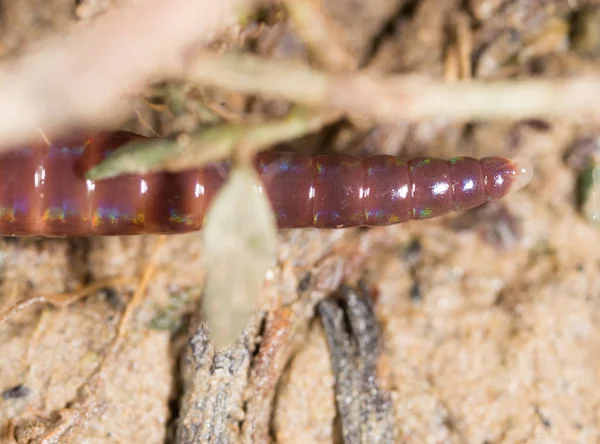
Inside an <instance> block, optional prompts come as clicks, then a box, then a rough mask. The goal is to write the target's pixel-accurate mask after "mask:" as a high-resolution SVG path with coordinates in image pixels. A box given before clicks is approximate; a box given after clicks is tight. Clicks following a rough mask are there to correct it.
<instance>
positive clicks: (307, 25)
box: [284, 0, 358, 72]
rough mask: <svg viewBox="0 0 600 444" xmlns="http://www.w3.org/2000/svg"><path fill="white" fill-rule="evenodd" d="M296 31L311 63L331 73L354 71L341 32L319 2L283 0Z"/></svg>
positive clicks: (354, 66) (317, 0)
mask: <svg viewBox="0 0 600 444" xmlns="http://www.w3.org/2000/svg"><path fill="white" fill-rule="evenodd" d="M284 5H285V9H286V10H287V12H288V14H289V16H290V20H291V21H292V22H293V23H294V25H295V30H296V32H297V33H298V34H299V35H300V37H301V38H302V40H303V41H304V42H305V43H306V44H307V45H308V47H309V48H310V54H311V56H312V58H313V59H314V61H315V62H316V63H317V64H318V65H319V66H321V67H323V68H325V69H326V70H328V71H332V72H347V71H353V70H354V69H356V67H357V65H358V63H357V61H356V60H355V59H354V57H353V56H352V54H350V52H349V50H348V48H347V44H346V43H345V41H344V37H343V33H342V30H341V29H340V28H339V26H338V25H337V24H336V23H334V22H333V21H332V20H331V19H330V18H329V17H328V15H327V13H326V11H325V6H324V5H323V0H284Z"/></svg>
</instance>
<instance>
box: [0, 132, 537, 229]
mask: <svg viewBox="0 0 600 444" xmlns="http://www.w3.org/2000/svg"><path fill="white" fill-rule="evenodd" d="M139 137H141V136H137V135H135V134H132V133H127V132H121V131H117V132H106V133H99V134H96V135H94V136H93V137H89V138H85V139H75V140H67V141H65V142H61V143H55V144H52V145H50V146H48V145H47V144H43V143H40V145H39V146H33V145H32V146H29V147H24V148H21V149H15V150H13V151H9V152H3V153H1V154H0V235H5V236H6V235H8V236H84V235H132V234H142V233H168V234H175V233H184V232H190V231H195V230H200V229H201V228H202V225H203V223H204V218H205V216H206V213H207V211H208V209H209V207H210V203H211V200H212V199H213V197H214V196H215V194H216V192H217V191H218V190H219V188H220V187H221V186H222V185H223V183H224V182H225V180H226V178H227V174H228V170H229V164H228V162H218V163H213V164H210V165H206V166H205V167H203V168H200V169H190V170H188V171H182V172H179V173H168V172H158V173H150V174H146V175H125V176H119V177H115V178H111V179H106V180H102V181H95V182H94V181H90V180H85V179H84V174H85V172H86V171H88V170H89V169H90V168H91V167H92V166H94V165H96V164H97V163H98V162H100V161H101V160H102V159H104V158H106V156H108V155H110V153H111V152H113V151H114V150H115V149H117V148H119V147H121V146H122V145H124V144H126V143H127V142H129V141H131V140H133V139H136V138H139ZM255 166H256V169H257V172H258V174H259V175H260V177H261V180H262V182H263V184H264V186H263V187H262V191H264V192H266V194H267V196H268V197H269V200H270V202H271V205H272V208H273V211H274V213H275V216H276V220H277V224H278V227H279V228H282V229H283V228H309V227H316V228H343V227H355V226H363V225H366V226H381V225H391V224H396V223H400V222H405V221H408V220H410V219H427V218H431V217H435V216H440V215H442V214H446V213H448V212H450V211H459V210H466V209H469V208H473V207H476V206H479V205H482V204H484V203H485V202H487V201H488V200H492V199H500V198H502V197H504V196H506V195H507V194H508V193H509V192H511V191H514V190H517V189H519V188H521V187H523V186H524V185H526V184H527V183H528V182H529V180H530V178H531V175H532V166H531V163H530V162H528V161H527V160H525V159H519V160H510V159H505V158H501V157H487V158H483V159H474V158H470V157H457V158H454V159H450V160H442V159H436V158H430V157H426V158H416V159H409V160H405V159H401V158H397V157H393V156H385V155H380V156H372V157H367V158H364V159H358V158H355V157H351V156H347V155H343V154H337V155H320V156H307V155H301V154H293V153H281V152H274V151H268V152H263V153H260V154H259V155H257V157H256V159H255ZM257 192H261V190H257Z"/></svg>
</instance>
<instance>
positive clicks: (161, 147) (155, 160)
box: [86, 109, 337, 180]
mask: <svg viewBox="0 0 600 444" xmlns="http://www.w3.org/2000/svg"><path fill="white" fill-rule="evenodd" d="M336 118H337V115H334V114H328V115H325V114H319V113H316V114H315V113H312V114H311V113H310V112H309V111H308V110H302V109H297V110H295V111H293V112H292V113H290V115H289V116H287V117H286V118H285V119H283V120H279V121H273V122H263V123H244V124H236V123H234V124H229V125H222V126H219V127H215V128H210V129H206V130H201V131H199V132H198V133H197V134H194V135H192V136H190V137H186V138H185V139H184V140H178V141H170V140H148V141H142V142H135V143H132V144H128V145H126V146H124V147H123V148H121V149H120V150H117V151H115V152H114V153H113V154H112V155H111V156H110V157H108V158H106V159H105V160H104V161H102V162H100V163H99V164H98V165H96V166H95V167H93V168H92V169H91V170H89V171H88V172H87V174H86V177H87V178H88V179H90V180H100V179H106V178H109V177H113V176H117V175H119V174H124V173H135V174H144V173H147V172H148V171H153V170H165V171H172V172H175V171H180V170H185V169H189V168H194V167H200V166H202V165H204V164H206V163H208V162H211V161H215V160H220V159H224V158H229V157H231V156H232V155H234V154H236V152H235V150H236V149H239V150H244V151H245V152H244V154H245V155H246V156H251V155H253V154H255V153H257V152H258V151H261V150H264V149H266V148H267V147H269V146H270V145H272V144H275V143H278V142H282V141H285V140H289V139H292V138H294V137H300V136H302V135H304V134H307V133H310V132H312V131H316V130H318V129H319V128H321V127H322V126H324V125H326V124H328V123H330V122H332V121H333V120H336ZM237 154H239V153H237Z"/></svg>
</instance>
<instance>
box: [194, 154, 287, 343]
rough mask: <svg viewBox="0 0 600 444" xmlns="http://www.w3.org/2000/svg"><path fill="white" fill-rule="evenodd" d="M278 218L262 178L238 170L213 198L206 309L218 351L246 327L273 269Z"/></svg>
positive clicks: (207, 237)
mask: <svg viewBox="0 0 600 444" xmlns="http://www.w3.org/2000/svg"><path fill="white" fill-rule="evenodd" d="M276 236H277V226H276V223H275V216H274V215H273V211H272V209H271V205H270V203H269V200H268V198H267V196H266V195H265V190H264V188H263V185H262V182H261V181H260V179H259V177H258V174H257V173H256V172H255V171H254V170H253V169H252V168H251V167H250V166H249V165H248V166H242V167H239V168H234V169H233V171H232V172H231V174H230V176H229V180H228V182H227V183H226V184H225V186H224V187H223V188H222V189H221V191H220V192H219V194H218V195H217V196H216V197H215V200H214V201H213V204H212V207H211V209H210V210H209V213H208V215H207V220H206V225H205V228H204V244H205V265H206V272H207V276H206V284H205V288H204V295H203V309H204V314H205V316H206V320H207V323H208V326H209V328H210V331H211V334H212V341H213V342H214V344H215V346H216V347H217V348H221V347H225V346H227V345H229V344H231V343H232V342H233V341H235V339H236V338H237V336H238V335H239V333H240V332H241V331H242V330H243V329H244V327H245V326H246V324H247V323H248V321H249V319H250V316H251V315H252V312H253V310H254V309H255V307H256V304H257V302H258V300H259V295H260V292H261V290H262V286H263V282H264V277H265V273H266V272H267V270H268V269H269V267H271V266H273V264H274V260H275V249H276V243H277V240H276V239H277V237H276Z"/></svg>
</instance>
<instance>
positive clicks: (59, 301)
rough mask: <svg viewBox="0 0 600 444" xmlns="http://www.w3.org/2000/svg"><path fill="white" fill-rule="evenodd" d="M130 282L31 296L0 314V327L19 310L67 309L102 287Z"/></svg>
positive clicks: (121, 280)
mask: <svg viewBox="0 0 600 444" xmlns="http://www.w3.org/2000/svg"><path fill="white" fill-rule="evenodd" d="M129 282H131V279H127V278H115V279H107V280H103V281H101V282H96V283H94V284H92V285H89V286H86V287H84V288H81V289H79V290H77V291H75V292H72V293H58V294H48V295H40V296H33V297H30V298H27V299H24V300H22V301H19V302H17V303H16V304H14V305H13V306H12V307H9V308H8V309H6V310H5V311H3V312H1V313H0V325H2V324H3V323H4V322H6V321H7V320H8V319H9V318H10V317H11V316H14V315H15V314H17V313H18V312H20V311H21V310H23V309H25V308H27V307H30V306H32V305H39V304H50V305H52V306H53V307H67V306H69V305H71V304H73V303H74V302H77V301H78V300H79V299H82V298H84V297H86V296H88V295H90V294H92V293H95V292H97V291H100V290H101V289H102V288H104V287H112V286H118V285H123V284H126V283H129Z"/></svg>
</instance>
